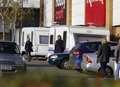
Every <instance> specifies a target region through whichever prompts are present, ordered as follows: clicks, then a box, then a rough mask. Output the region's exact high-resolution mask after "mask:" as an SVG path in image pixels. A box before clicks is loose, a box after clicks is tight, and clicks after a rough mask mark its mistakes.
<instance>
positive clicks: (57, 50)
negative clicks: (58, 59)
mask: <svg viewBox="0 0 120 87" xmlns="http://www.w3.org/2000/svg"><path fill="white" fill-rule="evenodd" d="M64 50H65V44H64V41H63V40H62V38H61V36H60V35H58V40H57V41H56V42H55V51H54V52H55V53H62V52H64Z"/></svg>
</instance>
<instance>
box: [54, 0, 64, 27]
mask: <svg viewBox="0 0 120 87" xmlns="http://www.w3.org/2000/svg"><path fill="white" fill-rule="evenodd" d="M54 21H55V22H56V23H58V24H62V25H65V24H66V0H55V17H54Z"/></svg>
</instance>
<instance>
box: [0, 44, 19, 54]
mask: <svg viewBox="0 0 120 87" xmlns="http://www.w3.org/2000/svg"><path fill="white" fill-rule="evenodd" d="M0 53H9V54H18V53H20V51H19V48H18V46H17V45H16V44H15V43H6V42H5V43H0Z"/></svg>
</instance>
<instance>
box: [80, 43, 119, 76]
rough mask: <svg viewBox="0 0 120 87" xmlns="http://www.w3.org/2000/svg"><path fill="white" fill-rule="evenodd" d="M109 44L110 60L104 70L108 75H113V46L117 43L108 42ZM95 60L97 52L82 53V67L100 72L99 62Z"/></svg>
mask: <svg viewBox="0 0 120 87" xmlns="http://www.w3.org/2000/svg"><path fill="white" fill-rule="evenodd" d="M109 44H110V46H111V50H112V52H111V57H110V62H109V63H108V65H107V68H106V71H107V74H108V76H111V75H113V73H114V48H115V46H116V45H117V43H114V42H110V43H109ZM96 61H97V52H94V53H85V54H83V62H82V69H84V70H87V71H95V72H101V71H102V70H101V67H100V64H99V63H97V62H96Z"/></svg>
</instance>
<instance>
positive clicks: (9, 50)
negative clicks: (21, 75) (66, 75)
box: [0, 41, 26, 72]
mask: <svg viewBox="0 0 120 87" xmlns="http://www.w3.org/2000/svg"><path fill="white" fill-rule="evenodd" d="M0 71H1V72H19V71H26V64H25V61H24V58H23V57H22V55H21V54H20V50H19V48H18V45H17V44H16V43H14V42H9V41H0Z"/></svg>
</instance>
